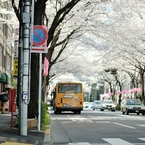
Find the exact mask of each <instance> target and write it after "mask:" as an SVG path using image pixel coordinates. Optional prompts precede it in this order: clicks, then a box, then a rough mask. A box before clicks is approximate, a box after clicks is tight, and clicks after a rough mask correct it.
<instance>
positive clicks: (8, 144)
mask: <svg viewBox="0 0 145 145" xmlns="http://www.w3.org/2000/svg"><path fill="white" fill-rule="evenodd" d="M48 136H49V132H47V131H38V130H28V133H27V136H21V135H19V131H18V128H12V129H11V113H9V112H6V114H0V145H20V144H21V145H43V142H44V143H45V142H49V138H48ZM47 145H48V144H47Z"/></svg>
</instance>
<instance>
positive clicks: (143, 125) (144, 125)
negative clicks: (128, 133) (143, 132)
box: [136, 124, 145, 127]
mask: <svg viewBox="0 0 145 145" xmlns="http://www.w3.org/2000/svg"><path fill="white" fill-rule="evenodd" d="M136 125H137V126H141V127H145V124H136Z"/></svg>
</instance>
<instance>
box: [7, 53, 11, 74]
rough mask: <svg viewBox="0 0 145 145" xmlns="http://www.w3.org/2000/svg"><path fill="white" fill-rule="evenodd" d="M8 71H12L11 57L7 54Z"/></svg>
mask: <svg viewBox="0 0 145 145" xmlns="http://www.w3.org/2000/svg"><path fill="white" fill-rule="evenodd" d="M6 58H7V59H6V69H7V71H9V72H10V71H11V57H10V55H8V54H7V56H6Z"/></svg>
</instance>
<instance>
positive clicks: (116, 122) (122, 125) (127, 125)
mask: <svg viewBox="0 0 145 145" xmlns="http://www.w3.org/2000/svg"><path fill="white" fill-rule="evenodd" d="M112 123H113V124H116V125H120V126H124V127H127V128H131V129H136V128H135V127H132V126H128V125H124V124H120V123H117V122H112Z"/></svg>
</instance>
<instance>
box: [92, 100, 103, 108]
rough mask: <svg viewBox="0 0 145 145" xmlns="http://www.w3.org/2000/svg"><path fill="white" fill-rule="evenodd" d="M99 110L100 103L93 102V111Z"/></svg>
mask: <svg viewBox="0 0 145 145" xmlns="http://www.w3.org/2000/svg"><path fill="white" fill-rule="evenodd" d="M100 108H101V101H100V100H95V101H94V106H93V110H95V109H100Z"/></svg>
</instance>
